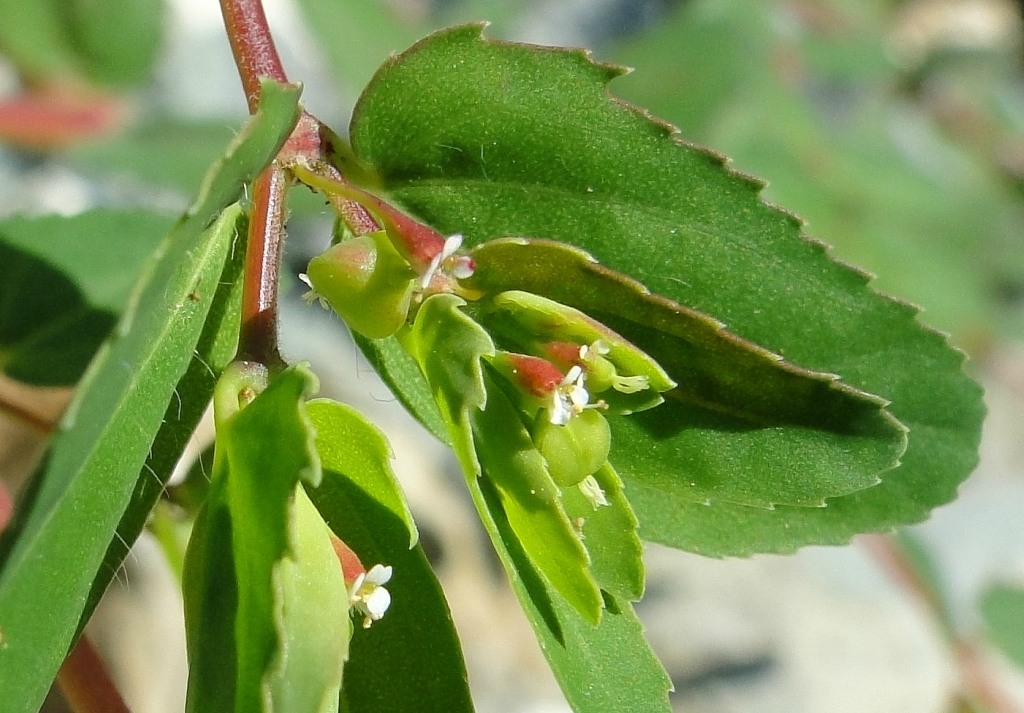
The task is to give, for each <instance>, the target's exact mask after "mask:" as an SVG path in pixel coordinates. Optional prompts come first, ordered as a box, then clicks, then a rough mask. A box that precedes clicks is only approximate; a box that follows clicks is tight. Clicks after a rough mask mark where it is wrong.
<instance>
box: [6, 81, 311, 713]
mask: <svg viewBox="0 0 1024 713" xmlns="http://www.w3.org/2000/svg"><path fill="white" fill-rule="evenodd" d="M297 94H298V92H297V91H296V90H295V89H294V88H289V87H283V86H280V85H276V84H267V85H265V86H264V89H263V94H262V95H261V96H262V97H263V99H262V101H261V111H260V113H258V114H257V116H256V117H255V118H254V119H253V120H251V122H250V123H249V124H248V125H247V126H246V128H245V129H244V130H243V131H242V133H240V134H239V136H238V137H237V139H236V141H235V142H234V143H233V144H232V146H231V147H230V148H229V150H228V152H227V154H226V156H225V157H224V158H223V159H222V160H221V161H220V162H218V164H217V166H216V167H215V168H214V169H213V170H212V171H211V173H210V174H209V175H208V176H207V179H206V181H205V182H204V186H203V189H202V191H201V192H200V195H199V198H198V199H197V200H196V201H195V203H193V205H192V207H191V208H190V209H189V211H188V213H186V215H185V216H184V217H183V218H182V219H181V220H179V222H178V223H177V224H176V225H175V227H174V229H173V230H172V231H171V233H170V234H169V235H168V236H167V238H166V239H165V240H164V241H163V242H162V243H161V245H160V247H159V248H158V250H157V252H156V255H155V256H154V258H153V259H152V261H151V262H150V263H149V265H148V266H147V269H146V270H145V271H144V273H143V276H142V277H141V278H140V279H139V282H138V284H137V286H136V290H135V292H134V293H133V296H132V298H131V299H130V301H129V304H128V306H127V308H126V309H125V312H124V315H123V316H122V318H121V320H120V322H119V323H118V325H117V327H116V328H115V330H114V333H113V334H112V335H111V337H110V338H109V340H108V341H107V342H106V343H105V344H104V345H103V346H102V347H101V348H100V351H99V353H98V354H97V356H96V358H95V359H94V361H93V362H92V364H91V365H90V367H89V369H88V370H87V371H86V374H85V376H84V377H83V378H82V382H81V384H80V386H79V388H78V391H77V392H76V395H75V399H74V401H73V402H72V404H71V405H70V406H69V407H68V409H67V411H66V413H65V416H64V418H63V420H62V421H61V424H60V426H59V429H58V434H57V436H56V438H55V439H54V442H53V445H52V448H51V450H50V453H49V455H48V457H47V459H46V461H45V462H44V463H43V464H42V465H41V466H40V468H39V470H38V471H37V473H36V474H35V476H34V483H33V491H32V494H31V497H30V498H25V499H23V501H22V502H21V503H20V504H19V508H18V511H17V513H16V520H15V522H14V523H12V525H11V526H10V527H8V529H7V530H5V531H4V533H3V538H2V539H0V567H2V569H0V622H2V625H0V626H2V627H3V630H4V639H5V642H6V646H4V647H3V648H0V690H4V691H16V692H17V698H9V699H8V700H7V705H8V707H9V708H10V710H12V711H26V712H28V711H34V710H37V709H38V707H39V705H40V704H41V702H42V700H43V697H44V696H45V694H46V691H47V689H48V688H49V685H50V683H51V681H52V680H53V678H54V676H55V675H56V672H57V669H58V667H59V666H60V663H61V661H62V660H63V658H64V655H65V653H66V652H67V650H68V647H69V646H70V645H71V643H72V641H73V637H74V635H75V633H76V631H77V628H78V625H79V617H80V615H81V613H82V609H83V606H84V604H85V602H86V600H87V596H88V595H89V593H90V588H91V586H92V583H93V580H94V579H96V578H97V577H98V576H101V577H104V578H108V579H109V576H110V572H109V571H103V572H101V571H100V570H101V569H104V567H103V565H102V564H101V563H102V561H103V557H104V555H105V554H106V552H107V549H108V547H109V545H110V541H111V538H112V535H113V533H114V529H115V527H116V526H117V524H118V522H119V521H120V520H121V518H122V516H124V514H125V511H126V508H127V507H128V506H129V503H130V501H131V498H132V494H133V491H134V490H135V488H136V485H137V481H138V479H139V478H140V477H150V478H151V477H152V475H151V474H148V473H145V472H144V470H143V465H144V463H145V462H146V458H147V456H148V454H149V451H150V447H151V445H152V443H153V438H154V435H156V434H157V432H158V430H159V429H160V427H161V422H162V419H163V416H164V415H165V413H166V411H167V410H168V409H169V408H171V407H172V406H176V401H175V395H174V388H175V385H177V384H178V383H179V380H180V379H181V377H182V375H184V374H185V372H186V370H187V369H188V367H189V365H190V363H191V357H192V354H193V350H194V349H195V347H196V344H197V341H198V339H199V337H200V335H201V334H202V332H203V327H204V320H205V319H206V316H207V311H208V310H209V308H210V303H211V301H212V299H213V296H214V294H215V291H216V290H215V286H216V284H217V280H218V278H219V277H220V275H221V273H222V270H223V268H224V264H225V261H226V259H227V257H228V253H229V249H230V247H231V245H232V244H233V238H234V225H235V219H236V218H237V216H238V210H237V209H233V210H229V211H227V212H225V213H224V215H223V216H222V218H221V219H220V221H219V222H217V224H216V225H215V226H214V227H213V228H212V229H209V230H207V228H208V226H210V224H211V223H212V222H213V221H214V220H215V219H216V218H217V217H218V216H219V215H220V214H221V213H222V211H224V209H225V207H226V206H227V205H228V204H229V203H230V202H231V201H232V200H234V199H235V198H236V197H237V196H238V195H239V194H240V193H241V190H242V184H243V183H244V182H246V181H248V180H251V179H252V178H253V177H254V176H255V175H256V174H257V173H258V172H259V171H260V170H262V168H263V167H264V166H266V164H267V163H268V162H269V161H270V160H271V159H272V158H273V156H274V155H275V153H276V152H277V150H278V148H279V147H280V145H281V144H282V143H283V141H284V140H285V138H286V137H287V135H288V133H289V131H290V130H291V127H292V126H293V125H294V123H295V120H296V118H297V104H296V100H297ZM193 296H195V297H196V298H197V299H193V298H192V297H193ZM140 473H141V474H143V475H142V476H140ZM69 533H72V535H70V536H69ZM39 592H47V611H48V616H46V617H40V616H39V610H38V606H39Z"/></svg>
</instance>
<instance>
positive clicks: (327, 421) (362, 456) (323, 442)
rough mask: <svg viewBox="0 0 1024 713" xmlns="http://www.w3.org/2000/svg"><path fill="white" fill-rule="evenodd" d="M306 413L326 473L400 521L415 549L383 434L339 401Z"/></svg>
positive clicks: (311, 405)
mask: <svg viewBox="0 0 1024 713" xmlns="http://www.w3.org/2000/svg"><path fill="white" fill-rule="evenodd" d="M307 410H308V413H309V418H310V420H312V422H313V426H314V427H315V428H316V450H317V453H318V454H319V456H320V462H321V464H322V467H323V469H324V470H326V471H331V472H333V473H336V474H339V475H341V476H344V477H345V478H346V479H348V480H349V481H351V482H352V485H353V486H354V487H357V488H359V490H361V491H363V492H364V493H365V497H369V498H371V499H372V500H373V501H374V502H375V503H376V504H377V506H378V507H382V508H384V509H385V510H387V511H388V512H390V513H392V514H393V515H395V516H396V517H398V519H399V520H400V521H401V522H402V524H404V525H405V527H406V529H407V530H408V531H409V547H413V546H414V545H415V544H416V541H417V539H418V536H417V534H416V523H414V522H413V519H412V513H411V512H409V506H408V505H407V504H406V502H405V496H404V495H403V494H402V488H401V486H400V485H399V484H398V480H397V479H396V478H395V474H394V472H392V470H391V459H392V458H393V457H394V456H393V453H392V452H391V445H390V444H389V443H388V441H387V438H386V437H385V436H384V434H383V433H381V431H380V429H378V428H377V427H376V426H374V425H373V423H371V422H370V421H369V420H367V419H366V417H365V416H363V415H362V414H361V413H359V412H358V411H356V410H355V409H354V408H352V407H351V406H346V405H345V404H340V403H337V402H336V401H329V400H327V399H317V400H316V401H311V402H309V404H308V405H307ZM316 492H318V491H317V490H313V491H311V493H316ZM311 497H313V496H312V495H311ZM314 502H316V498H315V497H314ZM325 519H327V518H325ZM328 524H330V520H328ZM342 539H344V538H342Z"/></svg>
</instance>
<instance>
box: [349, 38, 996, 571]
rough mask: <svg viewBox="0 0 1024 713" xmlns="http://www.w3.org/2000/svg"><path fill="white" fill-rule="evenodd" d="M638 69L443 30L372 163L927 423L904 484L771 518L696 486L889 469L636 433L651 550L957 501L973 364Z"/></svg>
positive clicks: (479, 234)
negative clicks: (678, 112) (664, 114)
mask: <svg viewBox="0 0 1024 713" xmlns="http://www.w3.org/2000/svg"><path fill="white" fill-rule="evenodd" d="M621 73H622V70H620V69H618V68H615V67H610V66H608V65H602V64H598V63H595V62H593V61H592V60H591V59H590V58H589V57H588V56H587V54H586V53H584V52H581V51H578V50H561V49H542V48H536V47H528V46H523V45H513V44H508V43H502V42H494V41H487V40H484V39H483V38H482V37H481V36H480V27H479V26H467V27H461V28H455V29H452V30H447V31H443V32H440V33H437V34H435V35H432V36H431V37H429V38H427V39H426V40H423V41H422V42H420V43H419V44H417V45H416V46H414V47H413V48H412V49H411V50H409V51H407V52H406V53H404V54H402V55H399V56H397V57H395V58H393V59H392V60H390V61H389V62H387V63H386V64H385V65H384V66H383V67H382V68H381V70H380V71H379V72H378V74H377V75H376V77H375V79H374V80H373V81H372V82H371V83H370V85H369V87H367V89H366V91H365V92H364V94H363V96H362V97H361V98H360V100H359V102H358V105H357V107H356V110H355V112H354V115H353V121H352V126H351V131H350V134H351V138H352V146H353V150H354V151H355V153H356V155H357V156H358V158H359V159H360V160H361V161H363V162H364V163H365V164H367V165H368V166H371V167H373V168H374V169H375V170H376V172H377V174H378V178H379V184H378V185H377V186H376V187H374V190H379V191H381V192H382V193H383V194H384V195H385V196H386V197H387V198H388V199H389V200H392V201H394V202H395V203H397V204H398V205H399V206H401V207H402V208H403V210H406V211H409V212H410V213H412V214H415V215H417V216H419V217H420V218H421V219H422V220H424V221H426V222H428V223H429V224H430V225H431V226H432V227H434V228H435V229H437V230H439V231H441V232H442V233H444V234H451V233H462V234H463V235H464V236H465V237H466V240H467V242H468V243H469V244H478V243H481V242H483V241H486V240H491V239H494V238H499V237H507V236H514V237H515V236H524V237H534V238H548V239H553V240H559V241H563V242H567V243H570V244H574V245H576V246H578V247H580V248H582V249H584V250H586V251H587V252H588V253H590V254H592V255H593V256H594V257H595V258H596V259H597V260H598V261H600V263H601V264H602V265H604V266H606V267H608V268H609V269H612V270H615V271H616V272H619V273H623V274H627V275H632V276H635V277H636V278H638V279H639V280H640V281H641V282H642V283H643V284H644V285H646V286H647V287H648V288H649V289H650V290H651V291H652V292H653V293H655V294H659V295H663V296H664V297H666V298H668V299H670V300H672V301H673V302H676V303H678V304H680V305H685V306H686V307H689V308H692V309H695V310H699V311H700V312H703V313H705V314H708V315H712V316H713V317H714V318H716V319H717V320H719V321H720V322H722V323H724V324H726V325H728V327H729V329H730V331H731V332H733V333H735V334H737V335H738V336H740V337H742V338H743V339H745V340H748V341H750V342H753V343H755V344H759V345H761V346H762V347H764V348H765V349H767V350H769V351H771V352H774V353H776V354H782V355H783V356H784V357H785V358H786V360H787V361H789V362H791V363H793V364H796V365H799V366H800V367H803V368H806V369H809V370H813V371H817V372H824V373H832V374H839V375H841V376H842V379H843V381H844V382H845V383H847V384H849V385H850V386H851V387H853V388H854V389H857V390H859V391H862V392H865V393H869V394H877V395H878V396H880V397H882V398H885V399H889V400H891V402H892V404H891V406H890V407H889V408H888V410H889V411H890V413H891V414H892V415H893V416H894V417H895V418H897V419H898V420H899V421H900V422H902V423H903V424H904V425H905V426H907V427H908V428H909V429H910V434H909V444H908V449H907V451H906V453H905V454H904V456H903V457H902V458H901V460H900V467H899V468H898V469H896V470H889V471H885V472H883V473H882V477H883V483H882V484H880V485H877V486H875V487H872V488H867V489H865V490H862V491H858V492H856V493H853V494H851V495H846V496H843V497H837V498H832V499H830V500H829V501H828V502H829V504H828V507H823V508H822V507H787V506H779V507H777V508H776V509H775V510H767V509H764V508H760V507H749V506H746V505H739V504H734V503H731V502H727V501H726V500H725V499H724V498H723V499H710V505H705V504H702V503H696V502H695V499H696V500H704V498H703V497H697V498H694V496H693V494H692V493H691V492H689V491H690V488H691V487H696V486H697V484H700V486H701V487H703V488H705V489H706V490H707V491H708V492H715V491H718V492H722V493H726V494H728V495H730V496H731V497H732V499H733V500H737V501H740V502H743V503H758V504H760V503H762V502H764V501H768V502H776V501H777V500H779V499H781V500H783V501H785V500H786V499H792V497H791V496H792V493H794V492H796V491H797V490H800V489H801V488H799V487H797V488H788V490H789V493H788V494H787V492H786V491H787V484H789V483H794V482H801V481H804V482H807V481H809V482H815V481H816V480H817V481H818V482H821V479H822V478H825V479H826V480H825V482H826V483H827V482H828V478H829V477H834V476H830V475H828V474H829V473H834V472H837V471H838V472H839V473H840V475H841V476H843V477H845V475H846V474H848V473H851V472H858V473H861V474H862V475H863V474H864V473H867V471H868V470H869V469H868V468H865V467H862V466H863V465H864V464H858V463H856V462H855V461H853V460H851V459H850V458H848V457H846V456H844V454H843V448H842V446H841V445H839V444H838V442H836V443H831V444H829V443H826V446H827V448H823V447H822V445H821V438H820V436H821V434H822V433H825V434H827V433H828V431H821V430H820V429H819V431H816V432H814V429H807V428H805V427H792V426H773V427H764V426H758V425H749V424H748V425H745V426H742V427H740V425H739V424H737V422H736V421H735V420H733V419H727V418H724V417H720V416H718V415H717V414H712V413H710V412H703V413H701V414H694V413H693V412H692V411H687V410H685V409H684V406H683V404H681V403H679V402H675V403H673V402H674V399H670V400H669V402H667V403H666V404H665V405H664V406H660V407H658V409H656V410H653V411H650V412H648V413H647V414H646V415H641V416H639V417H638V416H632V417H629V418H626V419H616V420H615V422H614V423H613V424H612V428H613V435H614V441H613V442H614V443H615V444H616V447H615V448H613V451H612V456H611V461H612V463H613V464H614V465H615V467H616V469H617V470H618V471H619V473H620V474H621V476H622V478H623V481H624V482H625V484H626V489H627V490H626V491H627V492H628V494H629V498H630V501H631V502H632V504H633V506H634V509H635V511H636V513H637V516H638V518H639V520H640V526H641V532H642V534H643V535H644V536H645V537H648V538H651V539H655V540H658V541H661V542H665V543H667V544H671V545H674V546H677V547H682V548H685V549H691V550H696V551H700V552H706V553H713V554H739V553H749V552H755V551H789V550H792V549H793V548H795V547H798V546H800V545H802V544H808V543H839V542H845V541H846V540H848V539H849V537H850V536H851V535H853V534H854V533H856V532H859V531H866V530H882V529H888V528H890V527H893V526H895V525H898V524H902V523H909V522H915V521H918V520H921V519H922V518H924V517H925V516H926V515H927V513H928V512H929V511H930V510H931V509H932V508H933V507H935V506H937V505H939V504H942V503H945V502H948V501H949V500H950V499H951V498H952V497H953V496H954V494H955V491H956V486H957V485H958V484H959V482H960V481H961V480H963V478H964V477H966V475H967V474H968V473H969V472H970V470H971V468H972V467H973V465H974V462H975V453H976V446H977V442H978V434H979V426H980V421H981V416H982V406H981V401H980V390H979V389H978V388H977V386H976V385H974V384H973V383H972V382H971V381H970V380H969V379H968V378H967V377H966V376H965V375H964V374H963V372H962V361H963V359H962V357H961V355H959V354H958V353H956V352H954V351H953V350H951V349H950V348H949V347H948V345H947V344H946V343H945V341H944V339H942V338H941V337H940V336H939V335H937V334H935V333H933V332H930V331H929V330H927V329H926V328H924V327H922V326H921V325H919V324H918V323H917V322H916V321H915V316H916V311H915V310H914V309H912V308H910V307H908V306H906V305H904V304H901V303H899V302H895V301H893V300H890V299H887V298H885V297H882V296H879V295H878V294H876V293H874V292H872V291H871V290H870V289H869V288H868V286H867V282H868V278H867V277H866V276H865V275H863V274H862V273H859V272H857V271H855V270H852V269H850V268H849V267H847V266H845V265H841V264H839V263H836V262H835V261H833V260H831V259H830V258H829V256H828V254H827V252H826V251H825V249H824V248H823V247H822V246H821V245H820V244H818V243H815V242H813V241H810V240H808V239H806V238H805V237H804V236H802V235H801V234H800V224H799V221H798V220H796V219H795V218H794V217H793V216H791V215H789V214H786V213H784V212H782V211H780V210H778V209H776V208H774V207H772V206H769V205H767V204H765V203H764V202H762V201H761V200H760V198H759V195H758V192H759V190H760V188H761V184H760V183H759V182H757V181H755V180H754V179H752V178H749V177H747V176H743V175H740V174H738V173H736V172H734V171H730V170H729V169H728V168H727V167H726V166H725V160H724V159H723V158H722V157H721V156H718V155H715V154H712V153H710V152H708V151H705V150H701V149H698V148H696V147H693V146H691V145H687V144H685V143H684V142H682V141H681V140H679V139H678V138H676V137H675V136H674V135H673V130H672V128H671V127H669V126H668V125H666V124H663V123H660V122H657V121H653V120H652V119H651V118H650V117H649V116H647V115H645V114H643V113H642V112H640V111H637V110H636V109H634V108H632V107H629V106H626V105H624V104H623V103H621V102H618V101H616V100H614V99H613V98H611V97H610V96H609V94H608V91H607V84H608V82H609V81H610V80H611V79H613V78H614V77H616V76H618V75H620V74H621ZM562 277H563V276H559V278H562ZM568 279H570V277H569V276H565V277H564V280H568ZM612 326H613V327H615V326H617V325H612ZM680 382H681V383H685V381H684V380H683V379H680ZM681 434H682V436H681ZM838 436H839V437H840V438H844V437H845V436H843V435H842V434H841V433H840V434H838ZM680 437H682V440H678V439H679V438H680ZM659 445H661V446H663V448H662V456H661V457H658V458H651V457H650V456H651V453H652V452H655V451H656V450H657V447H658V446H659ZM752 455H753V456H755V457H754V458H752V459H751V458H750V457H751V456H752ZM822 455H827V456H828V458H829V459H828V460H826V462H825V464H824V466H822V464H821V463H820V462H819V461H818V460H817V459H818V458H820V457H821V456H822ZM748 459H749V460H748ZM875 462H876V463H877V460H876V461H875ZM858 466H861V467H858ZM870 475H872V476H873V475H878V473H872V474H870ZM690 483H694V486H690V485H689V484H690ZM722 484H724V485H722ZM755 486H756V487H755ZM830 487H831V486H830ZM776 491H777V494H778V495H781V496H782V497H781V498H779V497H777V496H776ZM840 492H843V490H840ZM846 492H848V490H846ZM815 504H820V502H819V503H815Z"/></svg>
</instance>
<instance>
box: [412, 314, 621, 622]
mask: <svg viewBox="0 0 1024 713" xmlns="http://www.w3.org/2000/svg"><path fill="white" fill-rule="evenodd" d="M464 305H465V301H464V300H462V299H461V298H459V297H456V296H455V295H450V294H438V295H434V296H432V297H430V298H428V299H427V300H426V301H425V302H424V303H423V305H422V306H421V307H420V310H419V312H418V313H417V315H416V320H415V322H414V323H413V325H412V327H411V328H410V329H408V330H406V331H405V332H404V333H399V337H400V339H402V340H403V343H404V344H405V346H406V348H407V349H408V350H409V351H410V352H411V353H413V354H414V355H415V357H416V360H417V362H418V363H419V365H420V369H421V370H422V371H423V373H424V375H425V376H426V380H427V383H428V384H429V385H430V388H431V390H432V391H433V392H434V398H435V400H436V401H437V403H438V406H439V407H440V409H441V412H442V415H443V416H444V419H445V422H446V424H447V427H448V436H449V438H450V439H451V442H452V443H453V444H455V453H456V455H457V456H458V458H459V462H460V463H461V465H462V469H463V472H464V473H465V475H466V478H467V480H474V479H476V478H477V477H486V478H488V479H490V480H491V481H493V482H494V484H495V486H496V487H497V489H498V492H499V493H500V494H501V499H502V504H503V506H504V507H505V509H506V511H507V512H508V519H509V520H510V522H511V523H512V529H513V530H514V531H515V533H516V537H518V538H519V539H520V540H521V542H522V546H523V547H524V548H525V550H526V551H527V552H528V553H529V556H530V558H531V560H532V561H533V562H534V564H535V565H536V566H537V568H538V569H539V570H540V571H541V572H543V573H544V576H545V577H547V578H548V581H549V582H551V584H552V585H553V586H554V587H555V588H556V589H557V590H558V591H559V592H561V593H562V595H563V596H564V597H565V599H566V600H567V601H569V602H570V603H571V604H572V605H573V606H574V607H576V608H577V609H578V610H579V611H580V612H581V613H582V614H583V615H584V616H586V617H587V618H588V620H590V621H591V622H593V623H596V622H597V621H598V619H599V617H600V615H601V604H602V603H601V595H600V591H599V590H598V587H597V584H596V583H595V582H594V580H593V577H592V576H591V574H590V571H589V569H588V565H589V560H588V558H587V554H586V550H584V549H583V546H582V545H581V544H580V542H579V539H578V537H577V535H576V533H574V532H573V530H572V526H571V524H570V523H569V521H568V518H567V517H566V515H565V512H564V510H563V509H562V506H561V504H560V502H559V497H558V495H559V491H558V487H557V486H556V485H555V483H554V481H552V480H551V476H550V475H549V474H548V472H547V468H546V465H545V463H544V459H543V458H542V457H541V455H540V453H539V452H538V451H537V449H536V447H535V446H534V444H533V441H532V439H531V438H530V434H529V433H528V432H527V430H526V428H525V426H523V424H522V421H521V417H520V415H519V414H518V413H517V412H516V410H515V408H514V407H513V406H512V404H511V403H509V401H508V399H507V398H506V397H505V395H504V394H503V393H502V391H501V387H500V386H498V385H497V382H496V381H495V379H494V378H493V376H488V375H487V374H486V373H485V372H486V370H485V367H484V366H483V364H482V362H481V359H482V357H484V356H490V355H491V354H493V353H494V345H493V343H492V342H491V339H490V337H489V336H488V335H487V333H486V332H484V331H483V330H482V329H481V327H480V326H479V325H478V324H477V323H476V322H474V321H473V320H472V319H471V318H469V317H468V316H466V315H465V314H464V313H463V312H462V310H461V309H460V307H462V306H464Z"/></svg>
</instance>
